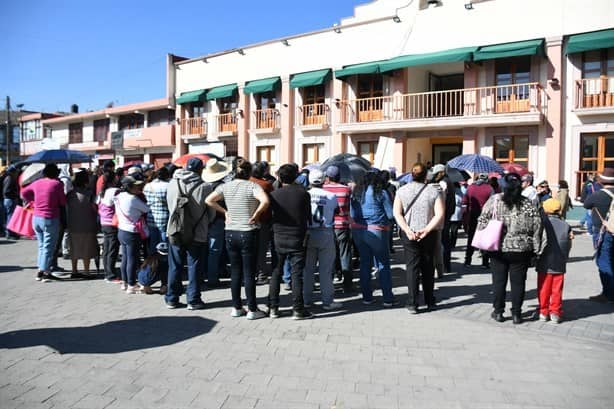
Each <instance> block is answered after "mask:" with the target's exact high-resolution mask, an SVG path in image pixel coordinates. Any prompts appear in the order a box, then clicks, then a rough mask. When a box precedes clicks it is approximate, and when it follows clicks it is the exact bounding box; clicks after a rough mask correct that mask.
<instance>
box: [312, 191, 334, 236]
mask: <svg viewBox="0 0 614 409" xmlns="http://www.w3.org/2000/svg"><path fill="white" fill-rule="evenodd" d="M309 196H311V223H310V224H309V225H308V227H309V228H310V229H318V228H322V227H326V228H332V227H333V224H334V222H335V220H334V218H335V209H337V207H338V204H337V196H336V195H335V194H334V193H332V192H329V191H327V190H324V189H322V188H319V187H312V188H311V189H309Z"/></svg>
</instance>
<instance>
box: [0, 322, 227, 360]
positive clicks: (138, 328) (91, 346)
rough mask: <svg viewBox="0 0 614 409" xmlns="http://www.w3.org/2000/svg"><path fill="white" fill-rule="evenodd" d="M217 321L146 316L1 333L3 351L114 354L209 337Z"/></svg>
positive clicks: (0, 340)
mask: <svg viewBox="0 0 614 409" xmlns="http://www.w3.org/2000/svg"><path fill="white" fill-rule="evenodd" d="M216 323H217V322H216V321H213V320H210V319H206V318H202V317H176V316H173V317H146V318H135V319H129V320H121V321H111V322H105V323H104V324H99V325H94V326H91V327H66V328H39V329H26V330H19V331H11V332H5V333H4V334H0V348H8V349H14V348H28V347H33V346H39V345H47V346H49V347H50V348H53V349H55V350H56V351H58V352H59V353H60V354H115V353H118V352H127V351H136V350H140V349H147V348H156V347H160V346H166V345H172V344H176V343H178V342H182V341H185V340H187V339H190V338H194V337H197V336H199V335H202V334H206V333H207V332H209V331H211V329H212V328H213V327H214V326H215V324H216Z"/></svg>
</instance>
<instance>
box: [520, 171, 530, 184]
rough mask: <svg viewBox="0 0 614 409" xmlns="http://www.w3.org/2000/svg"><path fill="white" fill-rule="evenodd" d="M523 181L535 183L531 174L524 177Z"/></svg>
mask: <svg viewBox="0 0 614 409" xmlns="http://www.w3.org/2000/svg"><path fill="white" fill-rule="evenodd" d="M522 181H523V182H529V183H533V175H531V174H530V173H527V174H526V175H524V176H523V177H522Z"/></svg>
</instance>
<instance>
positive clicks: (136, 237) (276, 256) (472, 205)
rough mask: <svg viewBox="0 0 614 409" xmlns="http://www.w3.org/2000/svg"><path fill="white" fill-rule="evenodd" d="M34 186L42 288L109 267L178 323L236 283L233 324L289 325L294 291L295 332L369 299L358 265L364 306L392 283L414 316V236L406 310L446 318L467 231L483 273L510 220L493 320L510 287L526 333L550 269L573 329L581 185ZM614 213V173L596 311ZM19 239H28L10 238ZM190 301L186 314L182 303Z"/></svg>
mask: <svg viewBox="0 0 614 409" xmlns="http://www.w3.org/2000/svg"><path fill="white" fill-rule="evenodd" d="M70 173H73V175H72V177H70V175H69V174H70ZM18 174H19V171H18V169H17V168H15V167H10V168H8V169H6V170H5V171H4V172H3V175H2V196H3V197H2V198H3V209H2V210H3V212H4V214H3V215H2V216H3V220H5V221H8V220H10V218H11V214H12V213H13V211H14V209H15V206H17V204H18V203H20V202H22V203H24V204H29V206H30V207H32V208H33V210H34V217H33V220H32V227H33V229H34V232H35V235H36V239H37V242H38V262H37V266H38V271H37V274H36V279H37V280H39V281H51V280H62V279H66V278H88V277H90V276H91V275H92V274H91V261H92V260H94V262H95V264H96V268H97V269H98V267H99V258H100V255H101V254H102V264H103V268H104V279H105V281H106V282H108V283H117V284H118V285H119V286H120V288H121V290H122V291H124V292H125V293H127V294H137V293H146V294H152V293H154V290H153V288H152V286H153V285H154V284H155V283H157V282H158V281H159V282H160V287H159V292H160V293H161V294H163V295H164V301H165V304H166V306H167V307H168V308H170V309H176V308H184V307H187V309H189V310H200V309H204V308H205V303H204V302H203V299H202V291H203V290H204V289H205V288H211V289H213V288H220V287H224V285H225V281H222V280H220V278H223V277H227V276H230V289H231V291H230V293H231V298H232V305H233V306H232V310H231V316H232V317H243V316H245V317H246V318H247V319H249V320H253V319H259V318H263V317H265V316H269V317H270V318H277V317H279V316H281V315H282V311H281V310H280V307H282V306H281V305H280V304H281V300H280V289H281V286H282V285H284V286H285V287H286V289H288V290H290V291H291V298H292V308H291V309H292V317H293V319H297V320H300V319H307V318H311V317H313V314H312V313H311V312H310V310H311V308H312V306H313V305H314V304H315V301H316V296H315V294H314V286H315V283H316V281H318V282H319V287H320V295H319V298H320V300H318V301H320V302H321V308H322V309H324V310H325V311H330V310H337V309H340V308H342V307H343V305H342V304H341V303H340V302H339V301H338V300H335V286H334V281H335V280H337V281H338V282H339V283H340V284H341V286H342V288H343V291H344V292H346V293H348V294H352V293H354V292H355V291H356V289H355V288H354V285H355V284H354V276H353V256H356V257H357V258H358V262H359V275H358V283H359V288H358V292H359V293H360V295H361V301H362V303H363V304H364V305H372V304H374V303H376V302H377V301H376V298H375V297H374V288H373V287H374V285H373V277H374V276H377V278H378V280H379V288H380V290H381V293H382V299H381V306H382V307H383V308H391V307H394V306H396V305H398V300H397V299H396V298H395V294H394V293H393V290H392V287H393V285H392V273H391V267H390V258H391V251H393V247H392V241H393V234H394V233H395V232H398V234H399V238H400V243H401V244H402V248H403V252H404V254H403V261H404V263H405V278H406V284H407V301H406V308H407V309H408V311H409V313H411V314H416V313H418V312H419V311H420V312H422V311H432V310H433V309H435V308H436V307H437V300H436V297H435V294H434V284H435V280H436V279H437V278H439V277H441V276H443V275H445V274H448V273H450V272H452V263H451V251H452V249H454V248H455V247H456V244H457V238H458V231H459V229H461V228H462V229H464V230H465V231H466V233H467V237H468V244H467V247H466V250H465V258H464V265H465V266H466V267H468V266H471V264H472V262H473V258H474V252H475V248H474V247H473V246H472V245H471V244H472V243H473V239H474V236H476V234H477V233H476V232H481V231H483V230H485V229H486V228H487V226H488V225H489V222H490V221H492V220H497V221H499V222H500V224H502V228H501V230H500V231H501V237H500V238H499V243H498V246H497V249H498V250H496V251H480V258H481V265H482V267H484V268H485V269H489V270H490V271H491V272H492V283H493V284H492V285H493V312H492V314H491V317H492V318H493V319H494V320H496V321H498V322H503V321H505V320H506V318H505V317H504V315H503V314H504V310H505V297H506V286H507V282H508V280H509V281H510V284H511V301H512V303H511V304H512V305H511V317H512V321H513V322H514V323H515V324H518V323H521V322H522V319H523V318H522V314H521V313H522V305H523V301H524V297H525V287H526V279H527V271H528V269H529V267H530V266H534V267H535V268H536V270H537V272H538V283H537V284H538V298H539V311H538V314H539V315H538V316H539V319H541V320H544V321H548V320H551V321H552V322H555V323H559V322H561V321H562V317H563V309H562V291H563V278H564V274H565V270H566V262H567V259H568V257H569V252H570V248H571V242H572V239H573V233H572V231H571V228H570V226H569V224H567V223H566V222H565V217H566V213H567V211H568V210H569V208H570V207H571V206H572V202H571V200H570V198H569V192H568V185H567V183H566V182H565V181H559V189H558V192H557V193H556V194H555V193H553V192H552V191H551V190H550V187H549V185H548V182H546V181H543V182H540V183H539V184H538V185H537V186H535V187H534V186H533V182H534V181H533V176H532V174H531V173H527V174H525V175H523V176H520V175H519V174H516V173H507V174H505V175H503V176H502V177H500V178H493V177H489V175H488V174H485V173H479V174H475V175H472V182H471V183H467V181H465V180H454V179H453V178H451V177H450V176H449V175H448V173H447V169H446V167H445V166H444V165H435V166H432V167H430V168H427V166H425V165H423V164H421V163H416V164H415V165H414V166H413V167H412V169H411V172H410V175H409V177H408V178H407V179H405V181H406V182H407V183H404V184H402V185H399V184H398V183H395V182H394V175H391V173H390V172H389V171H380V170H375V169H372V170H370V171H367V172H366V173H365V174H364V176H363V177H359V178H357V179H356V180H354V181H352V182H351V183H342V180H341V171H340V169H339V167H338V166H334V165H332V166H328V167H326V168H324V169H317V168H315V169H311V171H308V170H302V171H301V170H300V169H299V167H298V166H297V165H296V164H284V165H281V166H280V167H279V168H278V170H277V172H276V175H275V176H273V175H271V173H270V167H269V165H268V164H267V163H266V162H256V163H250V162H249V161H247V160H246V159H244V158H236V159H234V160H233V161H232V163H226V162H224V161H222V160H219V159H216V158H212V159H209V160H208V161H207V162H206V163H204V162H203V161H202V160H201V159H199V158H198V157H193V158H191V159H189V160H188V161H187V163H186V165H185V166H184V167H183V168H178V167H177V166H175V165H173V164H171V163H168V164H166V165H165V166H163V167H161V168H159V169H157V170H154V169H153V167H152V166H149V165H144V166H133V167H129V168H127V169H122V168H117V169H116V168H115V164H114V163H113V162H112V161H106V162H104V164H103V166H102V167H101V169H100V171H99V172H93V171H91V170H89V169H77V170H75V171H73V170H70V169H69V168H68V167H67V166H60V167H58V166H57V165H55V164H47V165H46V166H45V167H44V169H43V171H42V175H41V177H40V178H39V179H37V180H35V181H33V182H31V183H29V184H27V185H23V186H20V183H19V176H18ZM391 176H392V177H391ZM613 197H614V169H605V171H604V172H603V173H602V174H600V175H599V178H598V181H592V180H591V181H589V183H588V184H587V185H586V186H585V188H584V189H583V197H582V199H583V202H584V207H586V208H587V209H589V213H587V218H586V222H587V224H588V225H589V232H590V233H591V234H592V235H593V237H594V244H595V248H596V250H597V258H596V261H597V265H598V269H599V274H600V278H601V283H602V288H603V290H602V292H601V294H599V295H597V296H594V297H591V299H592V300H595V301H600V302H606V301H610V302H612V301H614V278H613V277H614V272H613V271H614V270H613V267H612V256H613V254H614V252H613V247H614V239H613V238H612V232H611V231H610V230H608V229H607V228H606V227H608V226H609V224H608V221H609V213H610V204H611V203H612V202H613V201H612V198H613ZM3 224H6V223H3ZM612 225H613V226H614V219H613V223H612ZM3 228H4V226H3ZM4 233H5V234H6V235H7V238H11V239H14V238H16V237H15V236H14V233H12V232H10V231H9V230H6V231H4ZM100 233H101V234H102V237H103V239H102V249H100V246H99V243H98V240H97V236H98V234H100ZM101 250H102V251H101ZM62 255H66V256H68V257H69V258H70V260H71V271H70V272H65V271H63V269H61V268H60V267H59V266H58V264H57V259H58V257H60V256H62ZM269 255H270V256H269ZM120 258H121V260H120ZM79 260H82V263H83V270H82V272H80V271H79V270H78V261H79ZM118 262H119V270H118V269H117V263H118ZM186 277H187V286H185V287H184V284H183V282H184V281H185V280H186ZM267 283H268V286H269V293H268V297H267V300H266V305H267V307H268V309H267V311H262V310H260V309H259V307H258V304H259V301H258V299H257V296H256V286H257V285H262V284H267ZM242 289H244V297H242ZM420 289H422V303H421V298H420ZM183 293H185V294H186V303H185V304H184V303H181V302H180V298H181V296H182V295H183ZM244 300H246V303H245V304H244ZM421 304H423V305H424V307H425V308H422V307H421Z"/></svg>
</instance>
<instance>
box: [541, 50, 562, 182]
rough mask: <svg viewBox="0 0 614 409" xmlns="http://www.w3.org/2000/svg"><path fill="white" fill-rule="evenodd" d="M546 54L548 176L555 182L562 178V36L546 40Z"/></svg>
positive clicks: (548, 178)
mask: <svg viewBox="0 0 614 409" xmlns="http://www.w3.org/2000/svg"><path fill="white" fill-rule="evenodd" d="M546 55H547V58H548V61H547V62H546V64H547V65H548V67H547V79H546V98H547V100H548V111H547V115H546V151H547V152H548V155H547V156H546V158H544V159H546V178H547V180H550V181H551V182H550V183H555V182H557V181H558V180H559V179H560V178H561V174H562V173H563V169H562V168H561V154H562V152H561V146H562V115H563V106H562V90H561V85H560V84H561V81H562V79H563V54H562V38H555V39H547V40H546ZM552 78H557V79H558V80H559V83H558V84H557V83H553V82H552V81H551V79H552Z"/></svg>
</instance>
